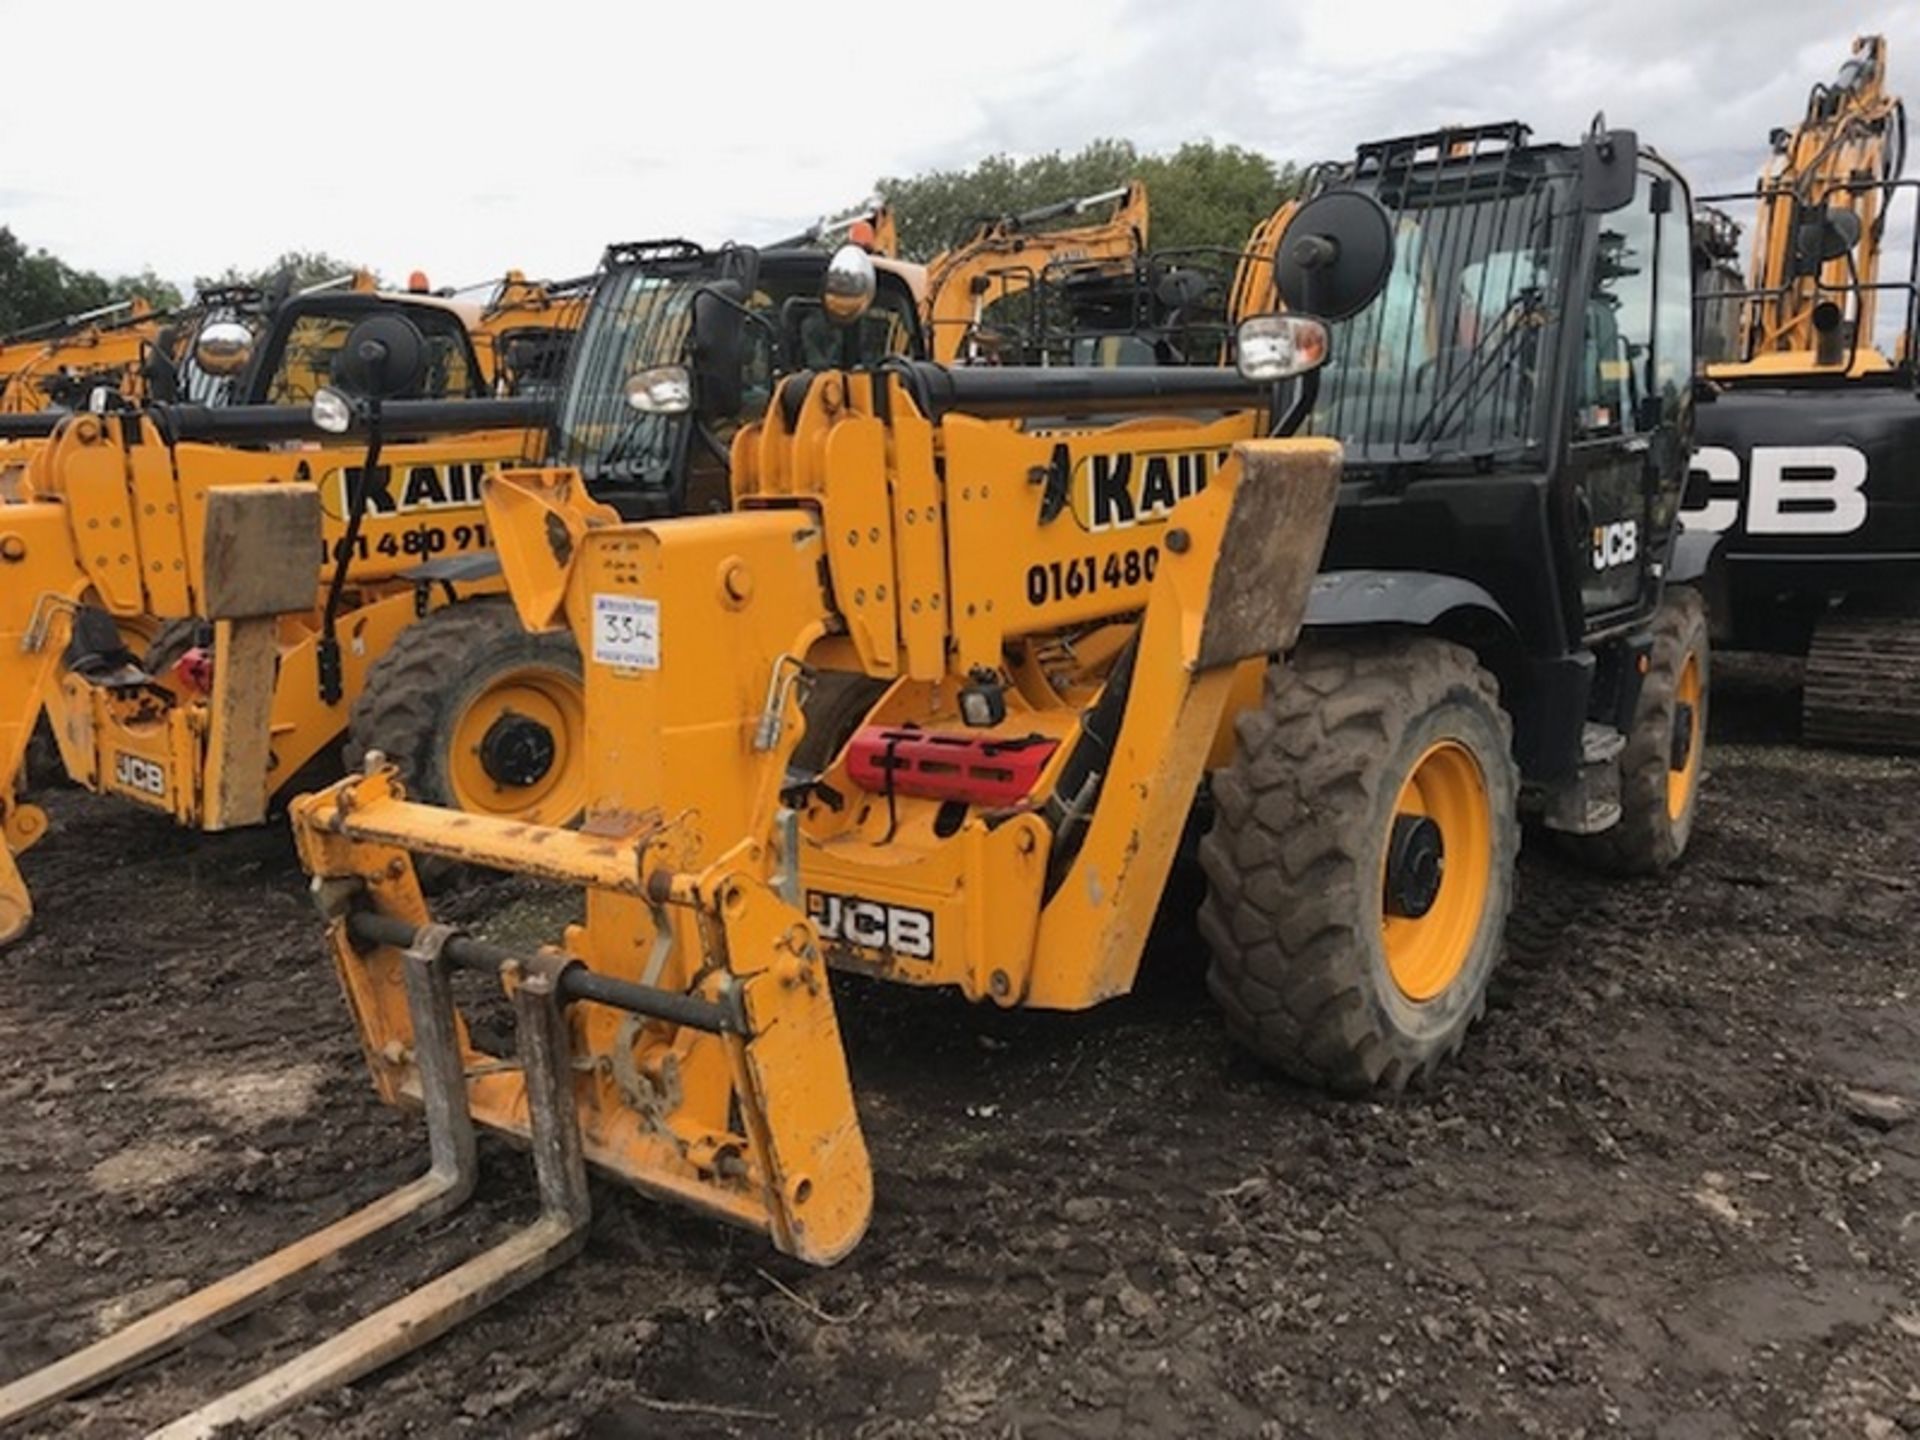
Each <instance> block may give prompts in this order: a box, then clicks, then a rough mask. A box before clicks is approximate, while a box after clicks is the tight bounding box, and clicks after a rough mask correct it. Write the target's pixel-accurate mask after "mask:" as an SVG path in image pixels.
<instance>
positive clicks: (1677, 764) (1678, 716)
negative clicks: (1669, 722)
mask: <svg viewBox="0 0 1920 1440" xmlns="http://www.w3.org/2000/svg"><path fill="white" fill-rule="evenodd" d="M1692 759H1693V706H1692V705H1691V704H1689V703H1688V702H1687V701H1685V700H1682V701H1680V702H1678V703H1677V704H1676V705H1675V706H1674V707H1673V753H1672V755H1671V756H1670V757H1669V758H1668V760H1667V768H1668V769H1669V770H1684V769H1686V768H1687V763H1688V762H1689V761H1690V760H1692Z"/></svg>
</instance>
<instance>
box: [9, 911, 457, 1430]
mask: <svg viewBox="0 0 1920 1440" xmlns="http://www.w3.org/2000/svg"><path fill="white" fill-rule="evenodd" d="M447 933H448V932H445V931H444V929H443V928H442V927H432V928H431V929H430V930H428V931H427V932H424V933H423V934H422V937H421V941H420V943H419V944H418V945H417V946H416V947H415V948H413V949H411V950H409V951H407V952H406V956H405V975H406V982H407V1009H408V1013H409V1015H410V1016H411V1018H412V1021H413V1033H414V1054H415V1059H416V1062H417V1064H418V1066H419V1070H420V1089H421V1099H422V1101H423V1103H424V1106H425V1109H426V1115H427V1137H428V1145H429V1147H430V1151H431V1154H432V1166H431V1168H429V1169H428V1171H427V1173H426V1174H425V1175H422V1176H421V1177H420V1178H419V1179H417V1180H414V1181H412V1182H410V1183H408V1184H406V1185H403V1186H401V1187H400V1188H399V1189H397V1190H391V1191H389V1192H388V1193H387V1194H385V1195H382V1196H381V1197H380V1198H379V1199H378V1200H375V1201H374V1202H373V1203H372V1204H370V1205H366V1206H364V1207H362V1208H361V1209H359V1210H355V1211H354V1212H353V1213H352V1214H350V1215H346V1216H343V1217H342V1218H341V1219H339V1220H336V1221H334V1222H333V1224H331V1225H329V1226H327V1227H326V1228H325V1229H323V1230H318V1231H315V1232H314V1233H313V1234H311V1235H308V1236H305V1237H303V1238H302V1239H300V1240H296V1241H295V1242H294V1243H293V1244H291V1245H288V1246H286V1247H285V1248H283V1249H280V1250H276V1251H274V1253H273V1254H271V1255H268V1256H267V1257H266V1258H264V1259H262V1260H256V1261H255V1262H254V1263H253V1264H251V1265H249V1266H247V1267H246V1268H245V1269H244V1270H239V1271H236V1272H235V1273H233V1274H232V1275H228V1276H226V1277H225V1278H223V1279H220V1280H216V1281H214V1283H213V1284H211V1285H208V1286H206V1287H205V1288H203V1289H200V1290H196V1291H194V1292H193V1294H191V1295H188V1296H185V1297H184V1298H182V1299H180V1300H176V1301H175V1302H174V1303H173V1304H171V1305H168V1306H165V1307H163V1308H162V1309H159V1310H156V1311H154V1312H153V1313H152V1314H150V1315H146V1316H143V1317H142V1318H141V1319H139V1320H136V1321H134V1322H133V1323H132V1324H131V1325H128V1326H126V1327H125V1328H124V1329H121V1330H118V1331H116V1332H115V1333H113V1334H112V1335H109V1336H107V1337H106V1338H104V1339H102V1340H98V1341H96V1342H95V1343H93V1344H92V1345H89V1346H87V1347H86V1348H85V1349H83V1350H77V1351H75V1352H74V1353H73V1354H71V1355H69V1356H67V1357H65V1358H64V1359H61V1360H57V1361H55V1362H54V1363H53V1364H51V1365H48V1366H45V1367H43V1368H42V1369H39V1370H35V1371H33V1372H32V1373H31V1374H28V1375H25V1376H22V1377H21V1378H20V1379H18V1380H15V1381H14V1382H13V1383H12V1384H10V1385H7V1386H5V1387H4V1388H0V1425H7V1424H10V1423H11V1422H13V1421H16V1420H19V1419H22V1418H23V1417H25V1416H27V1415H31V1414H33V1413H34V1412H35V1411H36V1410H40V1409H42V1408H44V1407H45V1406H48V1405H51V1404H53V1403H54V1402H55V1401H57V1400H64V1399H66V1398H67V1397H68V1396H70V1395H77V1394H79V1393H80V1392H81V1391H84V1390H89V1389H92V1388H93V1387H94V1386H96V1385H99V1384H101V1383H102V1382H104V1381H107V1380H111V1379H112V1378H113V1377H115V1376H116V1375H123V1374H125V1373H126V1372H127V1371H129V1370H132V1369H134V1368H136V1367H137V1366H140V1365H143V1364H145V1363H146V1362H147V1361H149V1360H152V1359H155V1358H156V1357H158V1356H161V1355H164V1354H166V1353H167V1352H168V1351H171V1350H176V1349H178V1348H179V1347H180V1346H182V1345H185V1344H187V1343H188V1342H189V1341H191V1340H193V1339H195V1338H197V1337H198V1336H200V1335H203V1334H205V1333H206V1332H207V1331H209V1330H213V1329H216V1328H218V1327H219V1326H221V1325H224V1324H226V1323H228V1322H229V1321H231V1320H235V1319H238V1318H239V1317H240V1316H242V1315H244V1314H246V1313H247V1312H248V1311H251V1310H254V1309H257V1308H258V1307H259V1306H261V1305H264V1304H266V1303H267V1302H268V1301H269V1300H272V1299H273V1298H274V1297H276V1296H278V1295H282V1294H284V1293H285V1292H286V1291H287V1290H289V1289H290V1288H292V1287H293V1286H294V1285H295V1284H297V1283H298V1282H300V1281H302V1280H304V1279H305V1278H307V1277H308V1276H310V1275H313V1274H317V1273H319V1272H320V1271H323V1270H326V1269H329V1268H331V1267H332V1266H334V1265H336V1264H338V1263H339V1262H341V1261H342V1260H344V1259H346V1258H347V1257H348V1256H349V1255H351V1254H353V1253H354V1252H355V1251H357V1250H359V1249H360V1248H362V1247H364V1246H366V1245H368V1244H370V1243H371V1242H373V1241H375V1240H377V1239H380V1238H382V1237H385V1236H390V1235H395V1234H403V1233H405V1232H406V1231H407V1230H410V1229H412V1228H414V1227H415V1226H418V1225H421V1224H424V1223H425V1222H427V1221H429V1220H434V1219H437V1218H438V1217H440V1216H442V1215H445V1214H447V1213H448V1212H449V1211H452V1210H455V1209H457V1208H458V1207H459V1206H461V1205H462V1204H464V1203H465V1202H466V1200H467V1198H468V1197H469V1196H470V1195H472V1193H473V1187H474V1181H475V1178H476V1176H477V1172H478V1162H477V1160H476V1158H475V1147H474V1136H473V1120H472V1117H471V1115H469V1113H468V1110H467V1091H466V1081H465V1078H464V1076H463V1075H462V1072H461V1066H460V1055H459V1050H458V1048H457V1041H456V1038H455V1028H454V1009H453V988H452V985H451V984H450V983H449V980H448V976H447V969H446V966H445V964H444V963H442V961H441V958H440V954H439V946H440V944H442V943H443V942H444V940H445V938H446V934H447Z"/></svg>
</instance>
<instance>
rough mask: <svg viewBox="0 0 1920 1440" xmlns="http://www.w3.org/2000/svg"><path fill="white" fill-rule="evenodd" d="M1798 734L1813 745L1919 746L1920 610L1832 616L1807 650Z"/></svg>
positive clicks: (1912, 748) (1914, 748)
mask: <svg viewBox="0 0 1920 1440" xmlns="http://www.w3.org/2000/svg"><path fill="white" fill-rule="evenodd" d="M1800 733H1801V736H1802V738H1803V739H1805V740H1807V741H1808V742H1809V743H1811V744H1815V745H1833V746H1839V747H1843V748H1846V749H1852V750H1892V751H1902V752H1909V753H1914V752H1920V615H1870V616H1868V615H1832V616H1829V617H1828V618H1826V619H1825V620H1822V621H1821V622H1820V625H1819V628H1818V629H1816V630H1815V631H1814V635H1813V644H1812V646H1811V647H1810V648H1809V649H1808V651H1807V677H1806V688H1805V690H1804V691H1803V693H1802V695H1801V701H1800Z"/></svg>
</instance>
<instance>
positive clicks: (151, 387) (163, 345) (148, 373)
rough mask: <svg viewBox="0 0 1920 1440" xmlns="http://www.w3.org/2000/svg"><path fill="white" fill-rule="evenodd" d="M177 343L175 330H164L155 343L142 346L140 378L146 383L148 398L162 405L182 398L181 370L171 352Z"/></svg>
mask: <svg viewBox="0 0 1920 1440" xmlns="http://www.w3.org/2000/svg"><path fill="white" fill-rule="evenodd" d="M177 343H178V336H177V335H176V334H175V332H174V331H172V330H162V331H161V332H160V333H159V335H158V336H156V337H155V341H154V343H153V344H151V345H143V346H141V347H140V378H141V380H142V381H144V382H145V384H146V389H147V399H149V400H155V401H158V402H159V403H160V404H162V405H171V404H172V403H173V402H174V401H176V400H178V399H179V398H180V372H179V370H177V369H176V368H174V363H173V356H172V354H171V353H170V352H171V351H172V349H173V347H174V345H175V344H177Z"/></svg>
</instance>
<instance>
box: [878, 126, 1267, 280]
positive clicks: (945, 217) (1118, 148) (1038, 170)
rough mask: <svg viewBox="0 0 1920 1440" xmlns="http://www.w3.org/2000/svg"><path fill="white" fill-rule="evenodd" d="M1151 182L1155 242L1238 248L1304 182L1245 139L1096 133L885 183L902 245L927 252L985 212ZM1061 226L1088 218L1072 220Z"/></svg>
mask: <svg viewBox="0 0 1920 1440" xmlns="http://www.w3.org/2000/svg"><path fill="white" fill-rule="evenodd" d="M1128 180H1140V181H1144V182H1145V184H1146V187H1147V200H1148V207H1149V213H1150V216H1151V224H1152V234H1151V236H1150V237H1149V239H1150V241H1151V243H1152V246H1153V248H1154V249H1156V250H1185V249H1191V248H1203V247H1204V248H1218V249H1226V250H1238V249H1239V248H1240V247H1241V246H1243V245H1245V244H1246V242H1247V237H1248V235H1249V234H1251V233H1252V230H1253V227H1254V226H1255V225H1256V224H1257V223H1258V222H1259V221H1261V220H1263V219H1265V218H1266V217H1267V216H1268V215H1270V214H1271V213H1273V210H1274V207H1275V206H1277V205H1278V204H1279V203H1280V201H1281V200H1283V199H1285V198H1286V197H1287V196H1290V195H1293V194H1295V193H1296V192H1297V191H1298V190H1299V188H1300V180H1301V175H1300V171H1299V168H1298V167H1297V166H1295V165H1293V164H1291V163H1285V162H1276V161H1274V160H1273V159H1271V158H1270V157H1268V156H1266V155H1262V154H1260V153H1258V152H1257V151H1253V150H1245V149H1242V148H1241V147H1240V146H1238V145H1216V144H1214V143H1213V142H1212V141H1207V140H1200V141H1192V142H1189V143H1188V144H1185V145H1182V146H1181V147H1180V148H1179V149H1177V150H1174V151H1172V152H1170V153H1167V154H1161V155H1154V154H1146V153H1143V152H1142V151H1141V150H1140V149H1139V148H1138V147H1137V146H1135V145H1134V144H1133V143H1132V142H1131V141H1127V140H1095V141H1094V142H1093V143H1091V144H1090V145H1087V146H1086V147H1085V148H1083V149H1081V150H1078V151H1075V152H1073V153H1072V154H1062V153H1061V152H1059V151H1053V152H1051V153H1049V154H1046V155H1036V156H1034V157H1032V158H1030V159H1026V160H1016V159H1014V158H1013V157H1012V156H1009V155H989V156H988V157H987V158H986V159H984V160H982V161H980V162H979V163H978V164H977V165H973V166H970V167H968V168H966V169H960V170H930V171H927V172H926V173H924V174H920V175H913V176H908V177H905V178H894V177H889V178H886V179H883V180H881V181H880V182H879V184H878V186H877V187H876V190H877V192H878V194H879V196H880V198H881V199H882V200H884V201H886V202H887V203H888V204H889V205H891V206H892V207H893V211H894V219H895V223H896V224H897V225H898V227H899V231H900V250H901V254H902V256H903V257H904V258H906V259H909V260H929V259H931V258H933V256H935V255H937V254H938V253H939V252H940V251H941V250H943V249H945V248H946V247H947V246H949V245H952V244H955V243H957V242H959V241H962V240H964V239H966V238H967V236H968V235H970V234H971V233H972V232H973V231H974V229H975V228H976V227H977V226H978V225H979V224H980V223H981V222H982V221H985V220H994V219H999V218H1001V217H1003V216H1009V215H1017V214H1019V213H1021V212H1023V211H1027V210H1033V209H1038V208H1039V207H1040V206H1043V205H1047V204H1051V203H1054V202H1056V201H1060V200H1070V199H1074V198H1077V197H1079V196H1083V195H1093V194H1098V193H1099V192H1101V191H1103V190H1110V189H1113V188H1115V187H1117V186H1119V185H1122V184H1124V183H1126V182H1127V181H1128ZM1059 223H1060V224H1062V225H1073V224H1081V223H1085V222H1084V220H1075V219H1064V220H1061V221H1060V222H1059Z"/></svg>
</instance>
